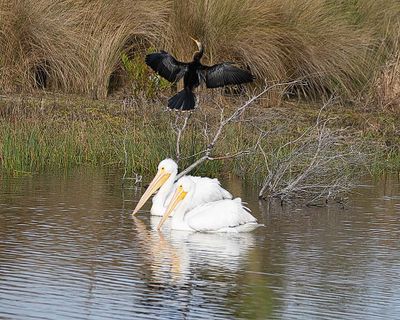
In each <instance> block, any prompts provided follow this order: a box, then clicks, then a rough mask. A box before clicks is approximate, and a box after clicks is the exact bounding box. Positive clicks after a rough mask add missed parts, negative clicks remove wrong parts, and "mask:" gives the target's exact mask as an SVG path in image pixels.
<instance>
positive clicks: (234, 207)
mask: <svg viewBox="0 0 400 320" xmlns="http://www.w3.org/2000/svg"><path fill="white" fill-rule="evenodd" d="M185 221H186V223H187V224H188V225H189V226H190V227H191V228H192V229H194V230H196V231H203V232H220V231H240V230H241V229H242V230H244V231H251V229H255V228H248V230H247V229H245V228H243V226H244V225H248V224H252V225H254V226H258V224H257V219H256V218H254V217H253V216H252V215H251V214H250V212H249V210H248V209H247V208H245V207H244V206H243V204H242V201H241V199H240V198H236V199H234V200H220V201H215V202H210V203H207V204H205V205H202V206H199V207H196V208H194V209H193V210H192V211H190V212H188V213H187V214H186V216H185Z"/></svg>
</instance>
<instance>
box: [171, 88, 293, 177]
mask: <svg viewBox="0 0 400 320" xmlns="http://www.w3.org/2000/svg"><path fill="white" fill-rule="evenodd" d="M300 82H301V81H300V80H295V81H290V82H285V83H276V84H273V85H270V86H266V87H265V88H264V89H263V90H262V91H261V92H260V93H259V94H257V95H255V96H253V97H251V98H250V99H249V100H247V101H246V102H245V103H244V104H243V105H241V106H239V107H238V108H237V109H236V110H235V111H234V112H233V113H232V114H231V115H230V116H228V117H227V118H225V117H224V109H223V108H222V107H220V110H221V112H220V122H219V126H218V128H217V130H216V131H215V134H214V137H213V138H212V139H211V142H210V143H209V144H208V146H207V148H206V149H205V150H203V151H202V152H201V153H202V154H204V155H203V156H202V157H201V158H199V159H198V160H197V161H195V162H194V163H193V164H191V165H190V166H189V167H187V168H185V169H184V170H182V171H181V172H180V173H179V174H178V176H177V178H176V179H179V178H181V177H183V176H184V175H185V174H188V173H189V172H190V171H192V170H193V169H194V168H196V167H197V166H199V165H200V164H202V163H203V162H205V161H207V160H211V161H212V160H221V159H228V158H233V157H234V156H233V155H225V156H219V157H212V156H211V153H212V152H213V150H214V147H215V145H216V144H217V142H218V140H219V139H220V136H221V134H222V132H223V131H224V129H225V126H226V125H228V124H230V123H232V122H233V121H236V120H237V119H239V118H240V116H241V115H242V114H243V113H244V112H245V111H246V109H247V108H248V107H249V106H250V105H252V103H253V102H254V101H256V100H257V99H259V98H261V97H262V96H263V95H265V94H266V93H267V92H269V91H270V90H272V89H274V88H276V87H279V86H289V85H293V84H296V83H300ZM207 131H208V128H207ZM207 131H206V134H207V133H208V132H207ZM245 153H246V152H244V151H243V152H238V153H237V155H236V156H242V155H244V154H245Z"/></svg>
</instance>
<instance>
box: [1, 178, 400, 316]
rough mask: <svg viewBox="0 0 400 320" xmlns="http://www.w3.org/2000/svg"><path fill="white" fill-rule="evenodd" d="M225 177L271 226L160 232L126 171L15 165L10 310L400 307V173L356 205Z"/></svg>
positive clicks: (6, 284)
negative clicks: (138, 208)
mask: <svg viewBox="0 0 400 320" xmlns="http://www.w3.org/2000/svg"><path fill="white" fill-rule="evenodd" d="M225 186H226V187H227V188H228V189H230V190H231V191H232V193H233V194H234V195H236V196H241V197H242V198H243V199H244V200H245V201H248V203H249V207H250V208H251V209H252V211H253V214H254V215H255V216H256V217H257V218H258V219H259V221H260V222H262V223H264V224H265V228H260V229H258V230H256V231H255V232H253V233H250V234H237V235H227V234H201V233H186V232H182V231H171V230H169V229H168V228H166V229H165V230H163V231H162V233H158V232H157V231H155V227H154V226H155V225H156V223H157V221H155V220H154V219H152V218H150V217H149V215H148V214H145V213H144V212H142V213H141V214H139V215H138V217H137V218H136V219H132V218H131V216H130V211H131V209H132V208H133V207H134V204H135V201H137V199H138V198H139V196H140V195H141V193H142V192H143V191H144V190H143V189H140V188H139V187H137V188H130V189H126V188H124V190H125V191H124V192H122V189H121V183H120V176H119V175H112V174H100V173H96V172H94V171H76V172H73V173H71V174H69V175H68V176H67V177H60V176H57V175H41V176H34V177H19V178H5V177H3V178H2V180H1V181H0V188H1V190H0V318H1V319H363V320H365V319H400V184H399V181H398V177H397V176H394V177H393V176H392V177H384V178H382V180H380V181H378V182H366V183H365V185H364V186H362V187H360V188H359V189H358V190H357V191H358V193H356V194H354V195H353V196H352V197H351V199H350V202H349V206H348V207H347V208H346V209H344V210H343V209H341V208H338V207H336V206H334V207H330V208H301V209H294V208H290V207H281V206H279V205H276V206H273V205H267V204H266V203H259V202H258V200H257V198H256V192H254V190H251V189H250V188H245V187H244V186H243V185H241V184H240V183H238V182H235V181H228V182H227V183H226V184H225ZM132 199H135V201H132ZM147 209H148V206H147Z"/></svg>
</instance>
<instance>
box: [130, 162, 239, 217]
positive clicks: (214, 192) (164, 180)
mask: <svg viewBox="0 0 400 320" xmlns="http://www.w3.org/2000/svg"><path fill="white" fill-rule="evenodd" d="M177 174H178V165H177V164H176V162H175V161H174V160H172V159H164V160H163V161H161V162H160V163H159V165H158V170H157V174H156V176H155V177H154V179H153V180H152V182H151V183H150V185H149V187H148V188H147V190H146V191H145V193H144V194H143V196H142V197H141V198H140V200H139V202H138V204H137V205H136V208H135V210H134V211H133V213H132V214H133V215H134V214H136V213H137V212H138V211H139V210H140V208H141V207H143V205H144V204H145V203H146V201H147V200H148V199H149V198H150V196H151V195H152V194H153V193H155V192H156V191H157V190H158V189H159V191H158V192H157V194H156V195H155V196H154V197H153V205H152V207H151V210H150V214H151V215H155V216H162V215H163V214H164V213H165V211H166V209H167V204H168V203H169V202H170V200H171V197H172V195H173V194H174V192H175V190H176V184H174V182H175V179H176V176H177ZM186 177H187V178H188V179H190V180H191V181H192V182H193V183H194V184H195V185H196V192H195V194H194V195H193V200H192V202H191V204H190V206H189V209H192V208H195V207H197V206H199V205H202V204H205V203H208V202H213V201H218V200H222V199H232V195H231V194H230V193H229V192H228V191H227V190H225V189H224V188H222V187H221V185H220V183H219V181H218V179H210V178H206V177H194V176H186Z"/></svg>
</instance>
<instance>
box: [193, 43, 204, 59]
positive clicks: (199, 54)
mask: <svg viewBox="0 0 400 320" xmlns="http://www.w3.org/2000/svg"><path fill="white" fill-rule="evenodd" d="M195 42H196V44H197V47H198V48H199V50H198V51H196V52H195V53H194V54H193V61H197V62H200V59H201V57H202V56H203V54H204V46H203V44H202V43H201V42H200V41H198V40H195Z"/></svg>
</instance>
